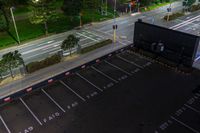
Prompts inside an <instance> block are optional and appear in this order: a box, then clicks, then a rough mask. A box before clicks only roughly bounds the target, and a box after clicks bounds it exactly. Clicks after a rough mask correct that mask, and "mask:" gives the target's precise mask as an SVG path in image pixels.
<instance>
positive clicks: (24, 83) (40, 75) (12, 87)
mask: <svg viewBox="0 0 200 133" xmlns="http://www.w3.org/2000/svg"><path fill="white" fill-rule="evenodd" d="M124 46H125V45H124V44H121V43H119V42H117V43H116V44H110V45H107V46H104V47H102V48H99V49H96V50H94V51H91V52H89V53H86V54H84V55H81V56H79V57H77V58H75V59H73V60H70V61H66V62H62V63H59V64H56V65H53V66H50V67H48V68H45V69H41V70H39V71H37V72H35V73H33V74H30V75H27V76H25V77H24V78H23V79H21V80H17V81H14V82H12V83H11V84H8V85H5V86H1V88H0V99H2V98H4V97H6V96H8V95H10V94H14V93H16V92H18V91H20V90H23V89H26V88H28V87H30V86H32V85H34V84H37V83H39V82H41V81H43V80H46V79H49V78H51V77H53V76H55V75H58V74H60V73H62V72H65V71H67V70H71V69H73V68H75V67H78V66H80V65H81V64H85V63H87V62H89V61H92V60H94V59H96V58H99V57H101V56H103V55H106V54H108V53H110V52H112V51H115V50H117V49H120V48H122V47H124Z"/></svg>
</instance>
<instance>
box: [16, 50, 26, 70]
mask: <svg viewBox="0 0 200 133" xmlns="http://www.w3.org/2000/svg"><path fill="white" fill-rule="evenodd" d="M13 57H14V58H15V59H14V60H15V61H17V62H18V63H17V64H18V65H23V67H24V70H25V72H27V69H26V65H25V62H24V59H23V58H22V55H21V54H20V53H19V51H18V50H15V51H14V52H13Z"/></svg>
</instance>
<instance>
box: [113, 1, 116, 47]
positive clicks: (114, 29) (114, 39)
mask: <svg viewBox="0 0 200 133" xmlns="http://www.w3.org/2000/svg"><path fill="white" fill-rule="evenodd" d="M116 4H117V3H116V0H115V3H114V25H113V42H114V43H116V30H117V24H116V6H117V5H116Z"/></svg>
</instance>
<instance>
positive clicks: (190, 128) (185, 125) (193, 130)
mask: <svg viewBox="0 0 200 133" xmlns="http://www.w3.org/2000/svg"><path fill="white" fill-rule="evenodd" d="M171 119H173V120H175V121H176V122H178V123H179V124H181V125H182V126H184V127H186V128H188V129H189V130H191V131H192V132H193V133H199V131H197V130H195V129H193V128H192V127H190V126H188V125H187V124H185V123H183V122H182V121H180V120H178V119H176V118H174V117H173V116H171Z"/></svg>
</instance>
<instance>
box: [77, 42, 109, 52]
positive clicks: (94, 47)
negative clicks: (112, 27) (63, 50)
mask: <svg viewBox="0 0 200 133" xmlns="http://www.w3.org/2000/svg"><path fill="white" fill-rule="evenodd" d="M111 43H112V40H111V39H107V40H104V41H101V42H98V43H96V44H94V45H92V46H89V47H85V48H83V49H81V54H84V53H87V52H90V51H92V50H94V49H97V48H100V47H103V46H105V45H108V44H111Z"/></svg>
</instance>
